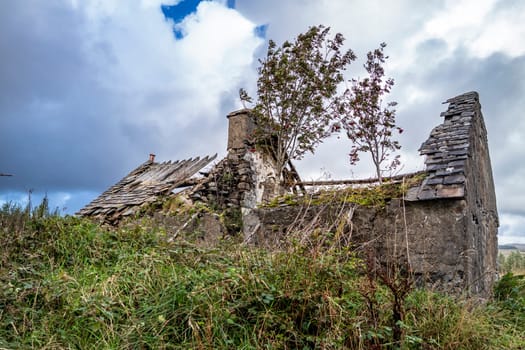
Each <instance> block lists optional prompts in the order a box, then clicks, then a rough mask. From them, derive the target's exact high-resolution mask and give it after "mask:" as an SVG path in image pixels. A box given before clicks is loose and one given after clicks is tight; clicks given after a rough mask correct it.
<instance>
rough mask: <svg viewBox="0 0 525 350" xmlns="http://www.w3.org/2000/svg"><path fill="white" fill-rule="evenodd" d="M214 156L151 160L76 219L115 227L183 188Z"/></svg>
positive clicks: (83, 210) (97, 199) (108, 191)
mask: <svg viewBox="0 0 525 350" xmlns="http://www.w3.org/2000/svg"><path fill="white" fill-rule="evenodd" d="M215 158H217V155H216V154H215V155H214V156H207V157H204V158H202V159H201V158H200V157H197V158H190V159H186V160H181V161H179V160H178V161H175V162H171V161H168V162H163V163H156V162H154V156H153V155H151V156H150V159H149V160H148V161H147V162H145V163H143V164H142V165H140V166H139V167H138V168H136V169H135V170H133V171H132V172H131V173H129V174H128V175H127V176H126V177H124V178H123V179H122V180H120V181H119V182H118V183H116V184H115V185H113V186H111V187H110V188H109V189H108V190H107V191H105V192H104V193H102V194H101V195H100V196H99V197H98V198H96V199H95V200H93V201H92V202H91V203H89V204H88V205H86V206H85V207H84V208H82V209H81V210H80V211H79V212H78V213H77V215H81V216H89V217H92V218H95V219H99V220H100V221H102V222H106V223H111V224H114V223H117V222H118V221H119V220H120V219H121V218H122V217H125V216H130V215H133V214H135V213H136V212H137V211H138V209H139V208H141V207H142V206H144V205H146V204H149V203H153V202H155V201H156V200H157V199H158V198H159V197H161V196H164V195H168V194H169V193H171V191H173V190H174V189H176V188H178V187H182V186H183V185H184V184H186V183H187V182H188V180H189V179H190V178H191V177H192V176H193V175H195V173H197V172H198V171H199V170H201V169H202V168H204V167H205V166H207V165H208V164H210V163H211V162H212V161H213V160H214V159H215Z"/></svg>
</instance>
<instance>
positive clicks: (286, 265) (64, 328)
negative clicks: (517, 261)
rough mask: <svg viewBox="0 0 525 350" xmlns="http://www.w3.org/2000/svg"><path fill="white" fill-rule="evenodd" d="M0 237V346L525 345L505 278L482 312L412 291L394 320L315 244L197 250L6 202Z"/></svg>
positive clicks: (371, 287)
mask: <svg viewBox="0 0 525 350" xmlns="http://www.w3.org/2000/svg"><path fill="white" fill-rule="evenodd" d="M0 229H1V231H0V349H382V348H392V349H393V348H402V349H476V350H477V349H523V348H525V340H524V339H523V338H522V337H521V336H520V335H522V334H523V333H524V332H525V298H524V293H525V292H524V288H523V286H524V283H523V281H521V280H520V279H519V278H516V277H512V276H510V275H509V276H506V277H505V279H503V280H502V283H500V285H498V287H497V293H496V295H497V297H498V298H499V299H501V300H503V301H497V300H495V301H493V302H490V303H487V304H483V305H475V304H474V302H473V301H468V300H455V299H452V298H450V297H447V296H443V295H440V294H437V293H432V292H428V291H422V290H412V291H411V292H410V293H409V294H408V295H407V296H406V298H404V299H403V301H402V302H403V321H399V322H397V324H393V321H392V320H393V312H394V311H393V305H394V304H393V296H392V293H391V291H390V289H389V288H387V287H386V286H384V285H383V284H382V283H381V282H380V281H370V280H368V279H367V278H366V276H365V275H363V273H362V271H363V264H362V263H361V262H360V261H359V260H358V259H357V258H355V257H354V256H353V255H352V254H351V253H350V252H349V251H348V250H346V249H342V248H338V247H335V246H334V247H330V246H328V247H327V246H326V242H324V248H323V249H319V247H318V246H317V245H316V244H312V245H311V246H309V247H304V246H301V247H299V246H296V245H293V244H291V245H290V247H288V248H286V249H283V250H282V251H279V252H267V251H264V250H259V249H256V248H254V247H250V246H245V245H243V244H242V243H239V242H236V241H235V239H231V240H225V241H224V242H222V243H221V244H220V245H219V246H217V247H214V248H202V247H198V246H196V245H194V244H192V243H190V242H186V241H182V240H180V241H176V242H173V243H167V242H166V240H165V237H164V234H163V232H162V230H152V229H145V228H142V227H140V226H133V227H128V228H126V229H119V230H116V231H110V230H105V229H103V228H101V227H99V226H97V225H95V224H92V223H90V222H88V221H85V220H81V219H78V218H73V217H66V218H62V217H59V216H57V215H53V214H50V213H49V212H48V210H47V207H46V206H45V203H43V205H41V206H40V207H38V208H36V209H34V210H31V209H30V208H19V207H16V206H11V205H4V207H3V208H2V209H1V210H0ZM395 329H400V330H401V332H402V335H401V338H400V340H399V341H398V342H395V341H394V339H395V337H394V334H393V333H394V330H395Z"/></svg>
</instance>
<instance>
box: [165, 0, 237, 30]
mask: <svg viewBox="0 0 525 350" xmlns="http://www.w3.org/2000/svg"><path fill="white" fill-rule="evenodd" d="M201 1H209V0H182V1H181V2H179V3H178V4H177V5H161V6H160V9H161V10H162V13H163V14H164V17H165V18H166V19H172V20H173V22H175V24H177V23H180V22H182V21H183V20H184V18H186V17H187V16H189V15H191V14H192V13H195V12H197V6H199V4H200V3H201ZM226 6H227V7H228V8H231V9H233V8H235V0H227V1H226ZM173 34H175V38H176V39H182V38H183V37H184V33H183V32H182V31H181V30H180V29H179V28H177V27H176V26H175V28H173Z"/></svg>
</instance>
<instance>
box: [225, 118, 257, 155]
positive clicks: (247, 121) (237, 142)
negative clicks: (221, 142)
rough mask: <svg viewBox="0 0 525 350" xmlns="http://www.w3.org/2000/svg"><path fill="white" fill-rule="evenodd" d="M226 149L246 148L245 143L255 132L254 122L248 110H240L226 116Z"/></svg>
mask: <svg viewBox="0 0 525 350" xmlns="http://www.w3.org/2000/svg"><path fill="white" fill-rule="evenodd" d="M228 121H229V125H228V148H227V150H228V151H230V150H232V149H241V148H245V147H246V141H248V140H249V139H250V138H251V135H252V133H253V131H254V130H255V122H254V120H253V115H252V114H251V110H250V109H241V110H239V111H235V112H231V113H230V114H228Z"/></svg>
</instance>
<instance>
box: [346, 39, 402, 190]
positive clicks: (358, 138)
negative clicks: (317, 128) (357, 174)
mask: <svg viewBox="0 0 525 350" xmlns="http://www.w3.org/2000/svg"><path fill="white" fill-rule="evenodd" d="M385 47H386V44H385V43H382V44H381V45H380V46H379V48H378V49H376V50H374V51H370V52H368V54H367V61H366V63H365V64H364V68H365V69H366V71H367V73H368V77H366V78H364V79H362V80H359V79H352V80H350V82H351V83H352V86H351V87H350V88H349V89H348V90H347V91H346V103H347V106H346V107H345V108H343V109H342V110H344V112H345V114H343V116H342V119H341V124H342V128H343V129H344V130H345V131H346V135H347V136H348V138H349V139H350V140H351V141H352V142H353V145H352V148H351V150H350V154H349V155H350V163H351V164H352V165H353V164H356V163H357V162H358V161H359V153H361V152H365V153H369V154H370V155H371V157H372V162H373V163H374V167H375V171H376V175H377V179H378V181H379V183H380V184H381V183H382V173H383V171H384V170H394V169H395V168H396V167H397V166H398V165H399V164H400V162H399V156H395V157H394V159H393V160H392V162H391V163H390V164H389V165H388V167H387V169H384V168H383V164H384V163H385V162H386V161H388V160H389V158H390V156H391V154H392V152H395V151H396V150H399V149H400V148H401V146H400V145H399V142H398V141H395V140H394V139H393V135H394V133H395V132H397V133H402V132H403V129H401V128H400V127H398V126H396V110H395V108H394V107H395V106H396V105H397V102H388V103H386V105H385V104H384V102H383V96H384V95H386V94H388V93H390V90H391V89H392V86H394V80H393V79H392V78H386V79H385V70H384V67H383V64H384V63H385V61H386V60H387V59H388V56H385V54H384V48H385Z"/></svg>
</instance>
